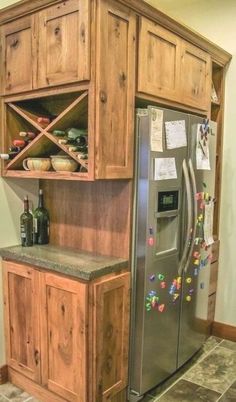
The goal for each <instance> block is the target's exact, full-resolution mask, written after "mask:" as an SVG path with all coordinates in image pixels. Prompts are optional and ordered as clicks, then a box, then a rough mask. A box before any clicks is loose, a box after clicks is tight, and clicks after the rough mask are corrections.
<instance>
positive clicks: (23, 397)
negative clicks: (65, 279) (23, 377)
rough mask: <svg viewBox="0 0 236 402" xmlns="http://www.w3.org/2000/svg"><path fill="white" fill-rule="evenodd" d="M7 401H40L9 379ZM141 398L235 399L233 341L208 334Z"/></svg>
mask: <svg viewBox="0 0 236 402" xmlns="http://www.w3.org/2000/svg"><path fill="white" fill-rule="evenodd" d="M7 401H11V402H40V401H39V400H38V399H36V398H34V397H32V396H31V395H28V394H27V393H26V392H24V391H22V390H21V389H19V388H17V387H15V386H14V385H12V384H10V383H7V384H3V385H0V402H7ZM124 402H125V401H124ZM142 402H236V343H234V342H230V341H226V340H222V339H219V338H215V337H211V338H209V339H208V340H207V341H206V343H205V344H204V346H203V347H202V349H201V350H200V351H199V352H198V353H197V355H195V356H194V358H193V359H191V362H188V363H187V364H186V365H185V366H184V367H182V368H181V369H180V370H179V371H178V372H177V373H176V374H175V375H174V376H172V377H171V378H170V379H169V380H167V381H165V383H163V384H162V385H161V386H159V387H157V388H156V389H154V390H152V391H150V392H149V393H148V395H146V396H145V398H144V399H143V400H142Z"/></svg>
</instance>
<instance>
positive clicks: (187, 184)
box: [178, 159, 193, 276]
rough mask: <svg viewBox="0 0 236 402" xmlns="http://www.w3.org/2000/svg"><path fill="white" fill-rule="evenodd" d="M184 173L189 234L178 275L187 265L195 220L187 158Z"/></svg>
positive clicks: (184, 162) (184, 163) (184, 161)
mask: <svg viewBox="0 0 236 402" xmlns="http://www.w3.org/2000/svg"><path fill="white" fill-rule="evenodd" d="M183 174H184V181H185V187H186V194H187V236H186V241H185V244H184V249H183V254H182V257H181V260H180V263H179V268H178V275H179V276H181V275H182V272H183V269H184V267H185V262H186V259H187V256H188V248H189V243H190V240H191V232H192V221H193V212H192V195H191V185H190V179H189V173H188V167H187V163H186V160H185V159H184V160H183Z"/></svg>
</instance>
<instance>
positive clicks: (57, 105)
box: [2, 91, 93, 180]
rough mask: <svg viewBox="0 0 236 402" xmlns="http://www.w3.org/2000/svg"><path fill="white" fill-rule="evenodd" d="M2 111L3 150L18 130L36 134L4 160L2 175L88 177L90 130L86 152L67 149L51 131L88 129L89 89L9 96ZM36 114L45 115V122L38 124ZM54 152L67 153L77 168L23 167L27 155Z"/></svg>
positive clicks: (45, 156)
mask: <svg viewBox="0 0 236 402" xmlns="http://www.w3.org/2000/svg"><path fill="white" fill-rule="evenodd" d="M5 112H6V119H5V126H6V127H5V133H6V135H5V139H4V144H3V146H4V150H2V152H4V153H8V149H9V147H10V146H12V144H13V141H14V140H16V139H20V137H19V132H21V131H26V132H29V131H30V132H34V133H35V135H36V137H35V138H34V139H33V140H32V141H30V142H29V143H28V144H27V145H26V146H25V147H24V148H23V149H22V150H21V151H20V152H19V153H18V154H17V155H16V156H15V157H14V158H13V159H12V160H10V161H9V160H8V161H4V174H3V175H4V176H5V177H22V178H23V177H30V178H31V177H35V178H50V179H51V178H56V179H60V178H61V179H68V180H88V179H91V177H92V174H91V171H90V170H91V167H90V166H93V164H91V163H90V158H89V155H90V146H91V145H90V142H91V141H90V135H89V133H88V144H87V150H86V155H84V154H82V153H81V152H80V153H79V152H74V151H71V150H69V146H68V145H66V144H60V143H59V138H58V137H57V136H55V135H54V134H53V132H54V130H61V131H65V132H66V131H67V130H69V129H71V128H74V129H75V128H76V129H83V130H86V132H88V91H78V92H73V93H66V94H57V95H52V96H44V97H42V96H41V97H39V98H34V99H27V100H22V101H16V102H14V101H12V100H11V102H6V104H5ZM39 117H43V118H45V117H46V118H48V122H46V123H45V124H41V122H39V121H38V118H39ZM86 135H87V134H86ZM70 146H71V145H70ZM84 152H85V151H84ZM55 155H64V156H65V155H67V156H68V157H69V158H70V159H73V160H74V161H76V162H77V164H78V168H77V170H76V171H75V172H70V171H55V170H54V169H53V167H51V168H50V170H49V171H41V170H39V171H37V170H30V171H29V170H25V169H24V166H23V161H24V160H25V159H27V158H49V157H51V156H55ZM81 156H82V158H81ZM85 157H86V158H87V159H85ZM92 179H93V178H92Z"/></svg>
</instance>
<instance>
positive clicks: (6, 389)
mask: <svg viewBox="0 0 236 402" xmlns="http://www.w3.org/2000/svg"><path fill="white" fill-rule="evenodd" d="M0 394H1V395H2V396H5V397H6V398H7V399H9V400H10V401H11V402H25V400H26V399H28V398H29V397H30V395H29V394H27V393H26V392H24V391H23V390H22V389H20V388H18V387H16V386H15V385H13V384H11V383H10V382H7V383H6V384H2V385H0Z"/></svg>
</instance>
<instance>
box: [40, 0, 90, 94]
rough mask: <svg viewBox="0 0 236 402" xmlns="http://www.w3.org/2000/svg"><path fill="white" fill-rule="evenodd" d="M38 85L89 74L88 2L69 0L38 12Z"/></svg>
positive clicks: (86, 0)
mask: <svg viewBox="0 0 236 402" xmlns="http://www.w3.org/2000/svg"><path fill="white" fill-rule="evenodd" d="M38 32H39V43H38V86H39V87H45V86H51V85H57V84H63V83H70V82H75V81H83V80H88V79H89V78H90V57H89V2H88V0H68V1H64V2H62V3H58V4H56V5H54V6H51V7H48V8H46V9H45V10H43V11H41V12H40V13H39V14H38Z"/></svg>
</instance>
